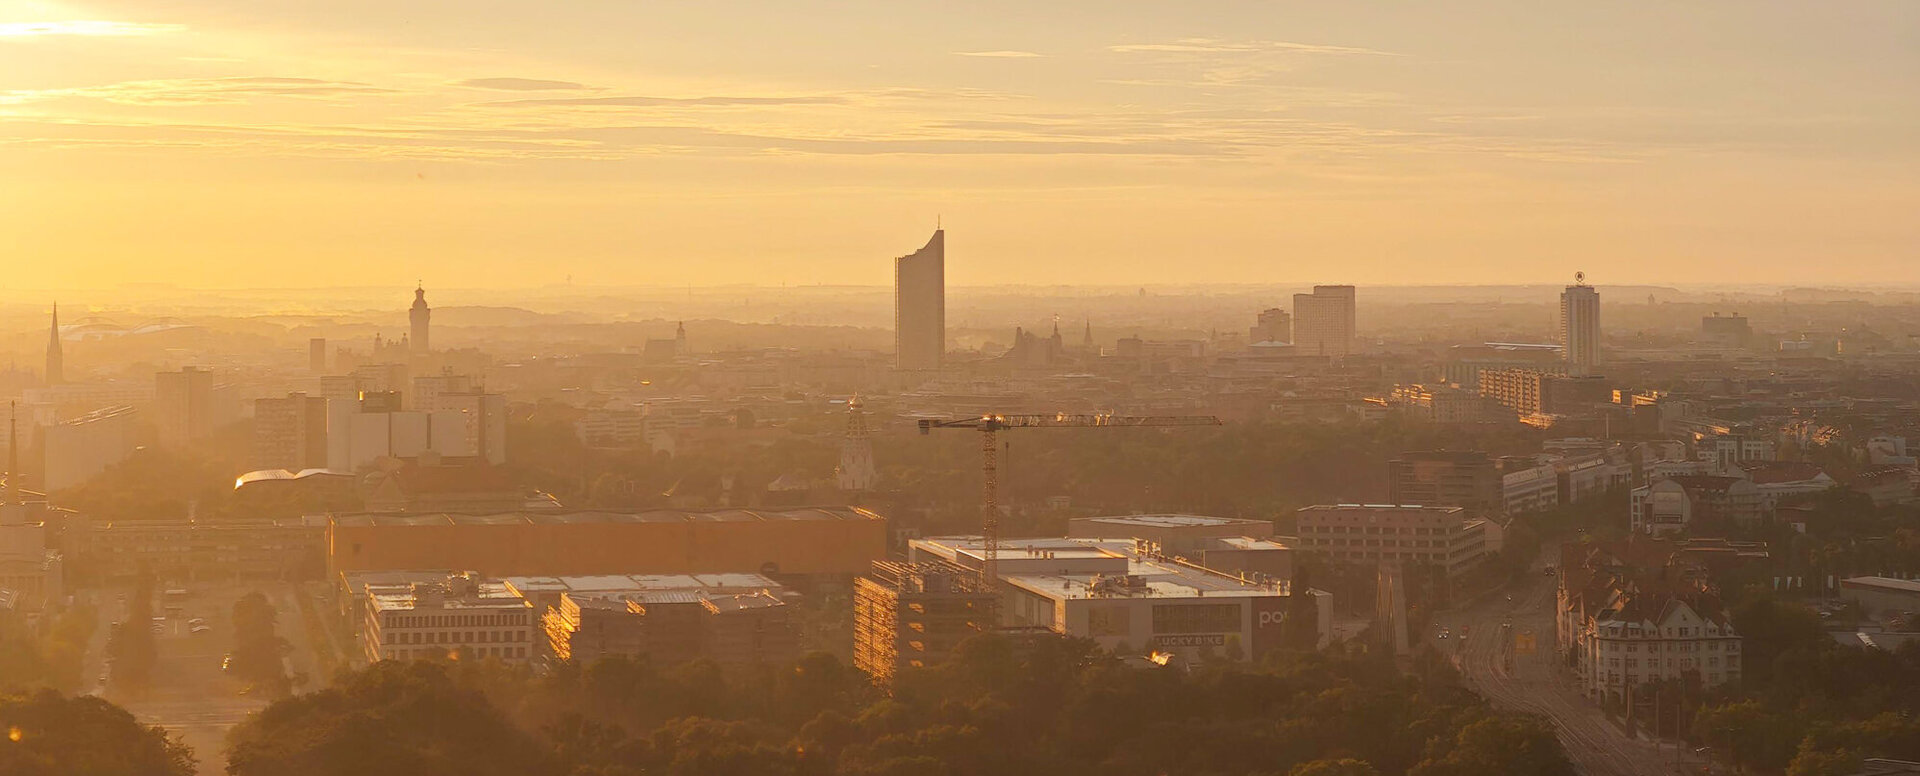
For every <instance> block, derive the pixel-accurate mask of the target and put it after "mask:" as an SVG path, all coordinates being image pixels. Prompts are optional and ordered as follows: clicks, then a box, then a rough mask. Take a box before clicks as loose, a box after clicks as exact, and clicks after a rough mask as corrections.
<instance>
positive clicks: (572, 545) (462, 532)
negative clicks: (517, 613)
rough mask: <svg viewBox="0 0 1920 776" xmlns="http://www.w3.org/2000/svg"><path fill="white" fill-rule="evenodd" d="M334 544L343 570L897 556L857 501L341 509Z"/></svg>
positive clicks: (719, 566)
mask: <svg viewBox="0 0 1920 776" xmlns="http://www.w3.org/2000/svg"><path fill="white" fill-rule="evenodd" d="M327 547H328V560H329V563H330V564H331V565H330V570H331V571H332V572H334V573H345V572H351V571H384V570H404V569H472V570H475V571H477V572H480V573H483V574H487V575H493V576H506V575H528V574H563V575H583V574H633V573H647V574H709V573H723V572H745V573H759V574H769V575H776V576H777V575H797V576H852V575H854V574H858V573H861V572H862V571H865V570H866V569H867V567H868V564H870V563H871V562H873V561H874V560H878V559H880V558H882V557H885V556H886V550H887V521H886V519H885V518H883V517H881V516H879V515H877V514H874V513H873V512H869V511H867V510H864V509H860V508H858V507H811V508H792V509H781V510H749V509H722V510H713V511H707V512H689V511H680V510H665V509H662V510H651V511H644V512H632V511H628V512H617V511H559V510H556V511H540V512H529V511H511V512H497V513H490V514H457V513H410V514H384V513H372V512H368V513H353V514H340V515H335V516H333V518H332V520H331V523H330V525H329V528H328V544H327Z"/></svg>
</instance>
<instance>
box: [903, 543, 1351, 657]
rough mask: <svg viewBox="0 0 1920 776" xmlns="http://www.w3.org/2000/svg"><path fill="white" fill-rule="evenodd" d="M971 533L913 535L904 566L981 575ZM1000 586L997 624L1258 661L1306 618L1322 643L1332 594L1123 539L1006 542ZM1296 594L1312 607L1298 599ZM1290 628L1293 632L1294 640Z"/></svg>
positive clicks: (1111, 644)
mask: <svg viewBox="0 0 1920 776" xmlns="http://www.w3.org/2000/svg"><path fill="white" fill-rule="evenodd" d="M984 556H985V546H984V543H983V542H982V540H981V539H980V538H979V537H976V536H955V537H935V538H929V539H916V540H914V541H912V542H910V543H909V544H908V559H909V560H910V561H943V562H946V563H950V564H953V565H955V566H957V567H960V568H963V569H966V570H967V571H969V572H973V573H975V574H977V573H979V570H980V568H982V566H983V564H984V561H985V558H984ZM995 569H996V572H997V573H998V574H999V576H1000V580H1001V582H1002V585H1001V588H1000V590H999V596H1000V600H999V603H998V606H997V608H998V609H999V612H1000V615H999V622H1000V624H1001V625H1002V626H1007V627H1029V628H1031V627H1041V628H1046V629H1049V630H1052V631H1055V632H1057V633H1063V634H1066V635H1070V636H1077V637H1083V638H1089V639H1093V640H1094V641H1096V642H1098V643H1099V644H1100V645H1101V646H1102V647H1103V648H1106V649H1110V650H1114V651H1117V652H1132V653H1136V654H1137V653H1144V652H1149V651H1157V652H1172V653H1176V654H1187V655H1195V654H1203V653H1212V654H1217V655H1220V656H1223V657H1227V658H1231V659H1241V660H1245V659H1254V660H1258V659H1260V658H1261V657H1263V656H1264V655H1266V654H1267V653H1268V652H1271V651H1273V650H1275V649H1279V648H1281V647H1283V646H1284V645H1285V644H1286V643H1287V638H1288V635H1289V633H1288V630H1289V629H1288V623H1289V622H1290V621H1291V620H1292V618H1294V617H1298V616H1306V617H1310V618H1311V619H1312V622H1300V623H1295V625H1297V626H1299V627H1300V628H1307V627H1309V626H1310V627H1311V629H1312V630H1311V634H1312V639H1314V640H1316V641H1319V642H1321V643H1325V640H1326V639H1327V638H1328V636H1329V634H1330V632H1331V627H1332V616H1333V615H1332V607H1331V598H1330V597H1329V596H1327V594H1325V593H1322V592H1318V591H1311V590H1304V589H1303V590H1298V591H1296V590H1294V589H1293V588H1292V585H1291V582H1290V581H1289V580H1285V579H1273V578H1259V579H1255V578H1252V577H1251V576H1242V575H1237V574H1227V573H1222V572H1220V571H1216V570H1213V569H1209V568H1206V567H1205V566H1201V565H1199V564H1197V563H1192V562H1188V561H1183V560H1180V559H1178V558H1174V557H1171V556H1168V555H1164V554H1160V553H1158V552H1155V551H1153V550H1152V547H1151V546H1150V545H1149V544H1148V543H1147V542H1144V541H1137V540H1123V539H1073V538H1045V539H1012V540H1004V541H1002V542H1001V547H1000V552H999V555H998V558H997V559H996V562H995ZM1296 593H1298V594H1299V595H1302V596H1308V597H1310V604H1308V603H1304V602H1302V601H1299V600H1296V599H1295V598H1294V597H1293V596H1294V595H1295V594H1296ZM1298 633H1300V632H1296V633H1295V634H1294V635H1298Z"/></svg>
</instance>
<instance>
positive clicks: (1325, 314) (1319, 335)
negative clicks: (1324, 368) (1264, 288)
mask: <svg viewBox="0 0 1920 776" xmlns="http://www.w3.org/2000/svg"><path fill="white" fill-rule="evenodd" d="M1353 321H1354V297H1353V286H1314V287H1313V293H1311V294H1294V295H1293V347H1294V349H1295V351H1296V352H1299V353H1301V354H1304V355H1309V356H1327V357H1329V358H1345V357H1346V356H1347V355H1348V354H1350V353H1352V352H1353V329H1354V325H1353Z"/></svg>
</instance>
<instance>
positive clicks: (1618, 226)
mask: <svg viewBox="0 0 1920 776" xmlns="http://www.w3.org/2000/svg"><path fill="white" fill-rule="evenodd" d="M339 10H340V9H339V8H338V7H337V6H335V5H332V4H324V5H323V4H310V3H294V4H283V5H278V6H276V7H275V8H273V9H265V8H259V7H256V6H255V5H254V4H245V3H233V2H225V1H224V0H199V1H198V2H191V3H181V4H171V5H169V6H168V7H167V8H165V9H157V8H154V7H152V6H150V5H148V4H141V3H133V2H127V1H126V0H90V1H89V0H82V1H72V0H61V1H59V2H47V1H38V2H32V3H23V4H19V5H15V6H10V7H9V8H8V10H7V14H8V15H7V16H6V17H5V18H0V72H5V73H6V74H7V75H6V76H5V77H4V78H0V142H4V143H5V145H6V147H7V149H8V150H7V152H6V153H5V154H4V156H3V157H0V164H5V169H6V170H7V172H8V175H7V176H5V179H4V180H5V182H4V183H0V200H3V201H6V202H8V204H9V207H8V208H6V209H4V211H0V231H5V232H8V233H9V234H10V235H11V237H12V238H13V243H14V245H13V247H12V255H17V256H24V257H28V258H29V259H30V260H29V261H26V262H23V266H22V267H21V268H20V271H18V272H17V273H15V276H14V277H12V278H11V279H10V284H15V285H18V286H26V287H68V286H72V285H75V284H85V283H89V282H104V281H103V280H95V279H105V278H112V279H113V282H115V283H119V282H175V283H181V284H183V285H187V286H193V287H210V288H224V287H234V286H245V285H253V284H257V282H258V280H259V278H258V274H259V273H260V271H261V268H263V267H273V268H274V272H273V273H272V274H273V276H274V280H275V282H276V283H277V284H284V285H287V286H290V287H317V286H331V285H337V284H339V283H340V282H341V281H342V280H343V279H345V278H355V279H357V280H365V281H377V282H382V283H388V282H392V283H398V282H403V281H411V280H412V279H413V278H416V277H422V276H424V277H429V278H435V279H436V281H437V282H436V285H439V286H446V287H455V286H461V285H468V284H472V285H479V286H496V287H504V286H511V285H514V284H519V283H523V282H525V280H526V277H525V276H526V275H527V269H526V268H528V267H537V268H539V272H540V273H542V275H543V277H541V278H540V280H542V281H544V282H551V283H560V282H564V280H565V278H567V277H569V276H572V277H574V278H577V279H579V280H580V281H581V282H586V283H604V284H615V285H629V284H660V285H714V284H728V283H739V282H749V283H765V284H774V285H777V284H782V283H787V284H809V283H829V284H843V283H844V284H860V285H882V284H885V283H886V280H887V278H886V272H887V267H886V261H887V259H888V258H889V257H891V256H895V255H897V254H898V251H897V250H896V249H895V248H893V247H892V246H896V245H899V244H902V243H904V242H906V241H907V240H910V239H913V236H914V235H916V234H921V233H923V230H924V229H925V228H926V226H927V225H929V224H931V223H932V222H934V221H935V220H936V219H940V218H944V220H945V222H946V223H947V224H949V225H951V226H953V227H954V228H955V233H954V237H955V240H956V242H955V244H954V246H953V247H954V250H955V256H956V261H955V262H954V266H953V267H951V268H950V271H949V280H950V282H951V284H952V285H954V286H957V287H958V286H973V285H989V284H996V283H1005V282H1030V283H1038V284H1048V283H1068V282H1081V281H1089V280H1094V281H1104V282H1115V283H1127V284H1136V283H1168V282H1187V281H1207V282H1262V281H1269V280H1273V279H1283V280H1298V281H1302V282H1351V283H1356V284H1362V285H1376V284H1380V283H1383V282H1387V281H1393V282H1398V283H1433V282H1447V283H1452V282H1496V281H1511V282H1524V283H1548V282H1553V281H1555V280H1558V279H1559V278H1561V277H1564V276H1565V275H1566V274H1567V270H1566V268H1567V267H1569V266H1584V267H1587V268H1589V269H1596V270H1597V269H1599V268H1601V267H1605V268H1606V271H1605V273H1604V274H1605V275H1606V276H1607V278H1608V280H1610V281H1612V282H1616V283H1695V282H1711V281H1713V280H1716V279H1724V278H1732V279H1738V280H1739V281H1741V282H1748V283H1755V282H1775V283H1791V282H1794V281H1796V280H1798V279H1799V278H1800V273H1801V272H1803V271H1804V269H1805V268H1806V267H1808V266H1820V267H1821V268H1822V273H1823V277H1824V278H1826V279H1828V280H1830V281H1832V282H1836V283H1889V282H1890V283H1902V282H1905V283H1915V282H1920V276H1916V275H1915V274H1914V271H1913V270H1912V269H1910V265H1911V262H1910V246H1911V245H1913V244H1915V242H1916V238H1920V231H1916V230H1917V229H1920V227H1915V226H1913V225H1912V224H1911V223H1910V219H1906V218H1904V217H1903V216H1904V214H1905V213H1909V212H1912V211H1913V210H1915V209H1916V205H1920V189H1917V187H1916V184H1914V183H1913V181H1914V179H1915V176H1914V175H1912V173H1913V171H1914V170H1915V169H1916V165H1920V143H1916V142H1915V140H1914V138H1915V137H1920V132H1916V131H1915V129H1916V127H1915V125H1916V122H1920V111H1917V110H1916V106H1915V104H1914V103H1915V101H1913V100H1911V99H1910V98H1909V97H1908V96H1909V95H1911V94H1913V93H1915V92H1916V88H1915V87H1916V84H1915V78H1916V76H1915V75H1914V74H1915V73H1920V67H1916V66H1915V65H1917V64H1920V46H1915V45H1913V43H1914V42H1913V40H1912V38H1911V35H1912V30H1914V29H1916V24H1915V21H1916V15H1917V14H1920V9H1915V8H1914V7H1912V6H1911V5H1910V4H1904V3H1895V2H1856V3H1848V4H1845V5H1844V6H1842V7H1841V8H1837V9H1833V8H1823V9H1806V8H1803V7H1801V6H1798V5H1795V4H1785V3H1768V4H1758V5H1756V4H1747V3H1738V4H1736V3H1709V4H1703V5H1696V6H1690V7H1687V8H1635V7H1581V8H1577V9H1569V8H1555V9H1544V8H1534V7H1527V8H1524V9H1518V10H1516V9H1515V8H1512V7H1509V6H1507V5H1506V4H1501V3H1494V2H1474V3H1469V4H1465V5H1459V4H1455V5H1452V6H1450V7H1448V8H1446V9H1438V8H1435V9H1412V10H1408V9H1397V10H1395V11H1393V12H1391V13H1388V12H1382V11H1376V10H1372V9H1366V8H1352V7H1333V8H1314V7H1301V8H1285V9H1276V8H1272V7H1269V6H1264V5H1249V4H1244V3H1226V2H1216V3H1203V4H1201V5H1198V6H1181V7H1178V8H1175V7H1164V8H1156V7H1150V6H1122V7H1119V8H1103V9H1102V10H1103V13H1102V14H1099V15H1093V14H1087V13H1082V12H1079V9H1076V8H1075V7H1072V6H1060V7H1056V8H1049V9H1045V10H1034V9H1031V8H1027V7H1026V6H1012V5H999V6H993V5H990V6H986V7H982V8H979V9H977V10H975V11H974V12H972V13H968V14H942V13H938V12H936V11H934V10H932V9H927V8H920V7H913V6H905V7H902V6H895V5H891V4H878V3H861V4H855V5H853V6H851V7H847V8H844V9H841V10H840V11H839V12H836V13H833V14H814V13H809V12H806V11H804V10H803V9H798V8H789V9H782V8H759V7H755V8H754V9H752V10H753V12H752V13H741V12H740V11H741V10H742V9H740V8H725V7H711V8H707V7H648V8H636V7H630V6H628V5H627V4H618V3H585V4H576V5H574V6H572V7H570V8H569V13H566V14H550V15H543V16H542V17H541V19H540V24H539V25H537V26H538V27H539V29H537V30H536V29H530V25H528V24H527V23H526V22H527V21H528V19H527V18H525V16H524V14H522V13H518V12H513V11H510V10H502V9H471V8H467V7H465V6H461V10H460V12H459V13H457V14H456V9H455V7H454V6H453V5H452V4H450V3H445V2H426V3H415V4H409V6H408V7H407V8H405V9H398V8H388V7H385V6H383V5H378V4H367V5H366V7H364V8H359V9H357V11H356V12H355V13H338V12H337V11H339ZM1013 18H1022V19H1024V20H1025V22H1024V23H1022V24H1007V23H1005V22H1006V21H1008V20H1009V19H1013ZM447 19H453V20H455V21H454V22H452V23H442V24H433V23H430V22H434V21H442V20H447ZM415 22H429V23H415ZM716 44H717V45H716ZM718 51H725V52H727V54H726V56H716V53H715V52H718ZM1783 52H1784V53H1783ZM102 223H108V224H111V225H112V226H111V228H105V229H103V228H99V226H100V225H101V224H102ZM456 279H464V280H466V282H464V283H463V282H460V281H459V280H456Z"/></svg>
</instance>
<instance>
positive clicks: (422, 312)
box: [407, 286, 433, 356]
mask: <svg viewBox="0 0 1920 776" xmlns="http://www.w3.org/2000/svg"><path fill="white" fill-rule="evenodd" d="M431 317H433V310H431V309H428V308H427V289H426V287H425V286H418V287H415V288H414V289H413V309H412V310H410V311H408V313H407V319H408V320H409V321H412V322H413V333H412V334H411V335H410V336H409V338H408V341H409V342H410V343H411V344H412V346H413V355H415V356H424V355H426V354H428V353H430V352H432V349H431V348H429V347H428V346H427V319H428V318H431Z"/></svg>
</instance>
